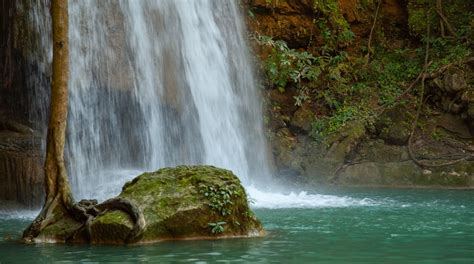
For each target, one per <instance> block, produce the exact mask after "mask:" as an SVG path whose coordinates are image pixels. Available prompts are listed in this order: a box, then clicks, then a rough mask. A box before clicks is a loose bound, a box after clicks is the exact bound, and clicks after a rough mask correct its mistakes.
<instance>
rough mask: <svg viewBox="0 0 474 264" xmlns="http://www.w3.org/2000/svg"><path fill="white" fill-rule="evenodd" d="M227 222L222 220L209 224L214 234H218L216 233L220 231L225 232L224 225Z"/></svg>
mask: <svg viewBox="0 0 474 264" xmlns="http://www.w3.org/2000/svg"><path fill="white" fill-rule="evenodd" d="M225 224H226V222H223V221H220V222H216V223H208V224H207V225H208V226H209V227H210V228H211V232H212V234H214V235H216V234H220V233H223V232H224V230H225V228H224V225H225Z"/></svg>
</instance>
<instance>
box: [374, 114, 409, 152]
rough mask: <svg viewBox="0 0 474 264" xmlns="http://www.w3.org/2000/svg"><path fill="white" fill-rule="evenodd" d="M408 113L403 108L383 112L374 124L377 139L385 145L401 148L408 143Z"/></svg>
mask: <svg viewBox="0 0 474 264" xmlns="http://www.w3.org/2000/svg"><path fill="white" fill-rule="evenodd" d="M409 113H410V112H409V111H408V110H407V109H405V108H403V107H395V108H392V109H388V110H387V111H385V112H384V113H383V114H382V116H381V117H380V119H379V120H378V121H377V123H376V127H377V130H378V131H379V137H380V138H381V139H383V140H384V141H385V142H386V143H388V144H392V145H398V146H403V145H405V144H406V143H407V142H408V138H409V137H410V133H411V126H410V121H411V119H412V117H411V116H410V114H409Z"/></svg>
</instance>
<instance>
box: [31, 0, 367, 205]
mask: <svg viewBox="0 0 474 264" xmlns="http://www.w3.org/2000/svg"><path fill="white" fill-rule="evenodd" d="M48 2H49V1H48V0H39V1H38V2H37V3H36V6H35V9H34V12H33V14H32V20H33V22H34V23H35V25H36V27H37V31H38V32H39V33H40V35H41V36H43V37H42V38H41V39H40V40H39V43H38V45H39V46H40V47H43V49H42V50H40V52H39V53H38V54H37V58H36V60H37V61H38V62H37V64H38V65H40V66H41V65H43V66H42V67H40V68H41V71H42V73H43V74H38V75H37V76H36V75H35V76H33V78H32V80H30V85H31V86H32V87H33V88H34V94H35V95H39V96H35V98H34V102H35V104H36V107H35V109H37V110H36V111H33V112H32V113H33V116H32V118H33V119H37V120H40V122H41V123H43V124H46V116H47V111H45V109H47V107H46V102H48V101H49V100H48V95H47V94H48V93H47V90H48V86H47V85H44V83H45V80H47V79H48V70H47V68H48V67H46V65H49V64H50V62H51V51H50V47H51V38H50V37H47V36H50V35H51V34H50V31H49V25H50V18H49V17H48V16H45V15H44V14H47V13H48V4H47V3H48ZM235 2H236V1H233V0H140V1H138V0H137V1H135V0H81V1H70V6H69V8H70V11H69V18H70V61H71V65H70V70H71V76H70V83H69V90H70V101H69V106H70V107H69V119H68V122H69V123H68V132H67V133H68V136H67V152H66V155H67V160H68V169H69V175H70V177H71V182H72V185H73V190H74V193H75V196H76V198H77V199H81V198H98V199H106V198H109V197H111V196H114V195H116V194H117V193H118V192H119V190H120V187H121V186H122V185H123V183H124V182H125V181H126V180H128V179H130V178H132V177H133V176H136V175H138V174H139V173H141V172H143V171H152V170H156V169H158V168H161V167H165V166H175V165H179V164H210V165H215V166H219V167H223V168H227V169H230V170H232V171H233V172H234V173H235V174H236V175H238V176H239V177H241V180H242V182H243V183H244V185H246V186H247V187H248V190H249V192H250V195H251V196H252V197H254V198H255V199H256V206H260V207H269V208H282V207H321V206H337V207H339V206H354V205H370V204H373V202H372V201H367V200H358V199H352V198H348V197H336V196H327V195H326V196H325V195H308V194H306V193H304V192H302V193H300V194H289V195H283V194H278V193H269V192H262V191H261V189H258V188H255V186H262V185H259V183H264V184H265V185H266V186H268V185H269V177H270V175H271V172H270V168H269V166H268V158H267V153H266V149H267V148H266V146H265V140H264V136H263V129H262V123H263V122H262V112H261V107H260V104H259V102H260V101H261V100H260V99H259V95H258V91H257V85H256V82H255V75H254V71H253V69H252V66H251V62H250V59H249V54H248V48H247V43H246V36H245V34H244V32H245V31H244V28H243V23H242V21H241V18H240V15H239V10H238V5H237V4H236V3H235ZM39 84H41V85H39ZM252 185H254V186H252Z"/></svg>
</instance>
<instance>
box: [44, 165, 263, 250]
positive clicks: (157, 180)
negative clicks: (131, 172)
mask: <svg viewBox="0 0 474 264" xmlns="http://www.w3.org/2000/svg"><path fill="white" fill-rule="evenodd" d="M118 197H119V198H122V199H125V200H128V201H130V202H132V203H133V204H135V205H137V206H138V208H139V209H140V210H141V211H142V212H143V214H144V218H145V222H146V226H145V230H144V232H143V235H142V236H141V238H140V239H139V241H137V243H151V242H158V241H164V240H184V239H215V238H228V237H254V236H261V235H263V233H264V231H263V228H262V226H261V224H260V221H259V220H257V218H256V217H255V215H254V214H253V212H252V211H251V210H250V208H249V206H248V201H247V194H246V192H245V190H244V188H243V187H242V185H241V183H240V180H239V179H238V178H237V177H236V176H235V175H234V174H233V173H232V172H231V171H228V170H224V169H219V168H215V167H212V166H179V167H176V168H164V169H160V170H158V171H156V172H152V173H144V174H142V175H140V176H138V177H136V178H135V179H134V180H132V181H130V182H127V183H126V184H125V185H124V187H123V189H122V193H121V194H120V195H119V196H118ZM55 225H62V223H61V221H60V222H59V223H57V224H55ZM133 225H134V223H133V221H132V219H131V218H130V217H129V216H128V215H127V214H126V213H124V212H122V211H108V212H106V213H105V214H103V215H100V216H98V217H97V218H95V219H94V220H93V222H92V224H91V226H90V230H91V232H90V234H91V237H90V242H91V243H93V244H124V243H126V238H127V236H128V234H129V233H130V232H131V231H132V229H133ZM53 226H54V225H53ZM51 230H54V228H51ZM50 235H51V234H50ZM84 235H85V234H79V235H77V236H76V237H75V238H74V242H79V243H80V242H84ZM53 237H56V238H57V236H53Z"/></svg>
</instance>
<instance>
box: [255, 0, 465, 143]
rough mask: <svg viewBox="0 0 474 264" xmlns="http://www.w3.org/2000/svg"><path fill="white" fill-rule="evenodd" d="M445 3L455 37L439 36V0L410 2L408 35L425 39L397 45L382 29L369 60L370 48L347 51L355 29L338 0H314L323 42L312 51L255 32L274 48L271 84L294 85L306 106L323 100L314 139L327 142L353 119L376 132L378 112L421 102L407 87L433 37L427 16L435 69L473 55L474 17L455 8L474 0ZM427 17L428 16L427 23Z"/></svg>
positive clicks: (270, 63) (268, 73)
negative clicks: (342, 13)
mask: <svg viewBox="0 0 474 264" xmlns="http://www.w3.org/2000/svg"><path fill="white" fill-rule="evenodd" d="M271 2H272V3H274V2H273V1H271ZM445 2H446V4H445V5H444V12H445V14H446V15H447V16H448V17H449V19H450V22H452V24H453V26H454V27H455V28H456V33H457V36H456V38H454V37H452V38H446V37H442V36H440V34H439V24H440V23H439V17H438V15H437V14H436V12H435V11H434V10H430V11H429V12H428V10H429V9H427V7H426V6H430V5H431V6H432V7H435V6H436V1H435V0H414V1H410V4H409V6H408V8H409V21H408V22H409V28H410V34H411V35H412V36H415V37H417V38H419V39H418V40H416V39H415V40H414V41H412V42H411V44H410V45H406V44H407V43H405V45H403V46H401V47H400V46H398V47H397V48H394V47H393V45H392V43H391V40H390V36H389V35H387V36H386V35H385V34H384V32H383V30H380V32H377V41H376V42H375V45H374V47H372V49H373V56H372V57H371V61H370V63H369V64H367V60H366V59H365V58H364V57H363V55H364V54H367V48H366V47H361V48H360V50H359V51H357V50H355V51H354V49H353V50H352V51H351V54H350V55H349V53H348V52H347V51H346V50H345V47H347V45H348V44H350V43H351V41H352V40H353V38H354V34H353V33H352V31H351V30H350V27H349V24H348V23H347V21H346V20H345V19H344V17H343V16H342V15H341V14H340V10H339V8H338V4H337V1H335V0H314V1H313V3H314V12H315V13H317V14H319V15H318V16H315V17H317V18H316V19H315V20H314V21H313V22H314V24H315V26H316V27H317V28H318V29H319V32H320V35H321V37H322V40H323V42H322V44H321V46H320V47H318V49H317V50H314V52H313V53H310V52H308V51H305V50H295V49H291V48H289V47H288V46H287V44H286V43H285V42H284V41H281V40H275V39H273V38H272V37H268V36H258V37H256V40H257V43H259V44H260V45H262V46H266V47H269V48H271V50H270V52H269V54H268V56H267V58H266V59H265V61H264V70H265V73H266V76H267V80H268V86H269V87H270V88H277V89H278V90H280V91H282V92H283V91H285V90H286V89H294V90H295V92H296V95H295V96H294V100H295V105H296V106H302V105H303V103H305V102H306V101H309V102H311V104H312V105H313V106H316V105H317V107H314V110H315V112H314V114H315V116H316V120H315V121H314V123H313V125H312V131H311V133H310V135H311V136H312V137H313V138H314V139H315V140H318V141H320V140H323V139H324V138H325V137H327V136H329V135H331V134H332V133H335V132H336V131H338V130H340V129H341V128H343V127H344V126H345V125H346V124H347V122H349V121H351V120H354V119H357V120H361V121H363V122H364V123H365V124H366V126H367V127H368V128H369V131H370V130H371V129H370V128H371V127H373V124H374V123H375V119H376V118H377V115H378V114H379V113H378V112H379V111H380V109H384V108H387V107H394V106H396V105H397V104H410V103H415V102H416V97H417V95H418V93H419V92H418V90H417V87H416V86H415V87H414V89H411V90H409V91H408V92H409V93H408V94H407V93H405V92H406V91H407V88H408V87H409V86H410V84H411V83H412V82H413V81H414V80H415V79H416V78H417V76H419V74H420V73H421V72H422V69H423V64H424V55H425V48H424V46H425V45H424V44H426V41H428V40H427V39H426V38H425V36H424V35H425V32H426V25H427V24H426V21H428V22H430V23H432V25H433V35H432V37H431V39H430V40H429V41H430V44H431V49H430V66H429V68H428V71H429V72H434V71H436V70H437V69H439V68H440V67H443V66H444V65H447V64H450V63H453V62H459V61H462V60H463V59H465V58H466V57H468V56H470V55H471V54H472V51H471V50H472V40H471V38H470V37H471V36H473V35H474V14H473V13H472V12H464V13H463V14H462V15H454V14H456V12H457V11H456V8H455V7H458V9H457V10H459V7H463V6H465V5H466V3H467V2H468V1H467V2H463V1H445ZM455 2H456V3H455ZM460 2H463V3H460ZM373 4H374V1H372V0H366V1H361V5H363V6H367V7H368V6H370V5H373ZM463 10H468V8H463ZM458 13H459V12H458ZM427 14H430V16H429V18H428V20H427ZM431 15H432V16H431ZM435 24H436V25H435ZM459 40H462V41H459ZM308 50H310V49H308ZM402 95H403V96H402Z"/></svg>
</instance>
